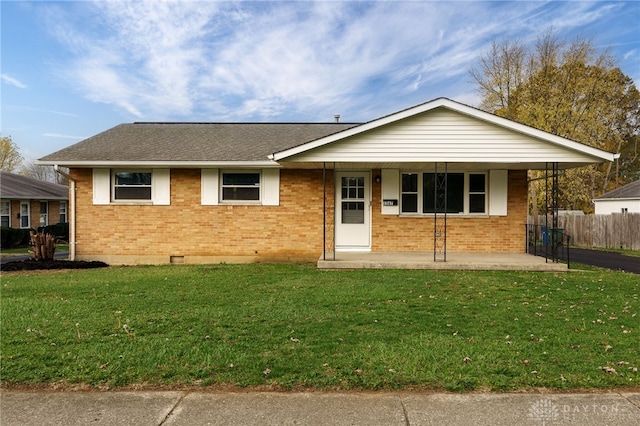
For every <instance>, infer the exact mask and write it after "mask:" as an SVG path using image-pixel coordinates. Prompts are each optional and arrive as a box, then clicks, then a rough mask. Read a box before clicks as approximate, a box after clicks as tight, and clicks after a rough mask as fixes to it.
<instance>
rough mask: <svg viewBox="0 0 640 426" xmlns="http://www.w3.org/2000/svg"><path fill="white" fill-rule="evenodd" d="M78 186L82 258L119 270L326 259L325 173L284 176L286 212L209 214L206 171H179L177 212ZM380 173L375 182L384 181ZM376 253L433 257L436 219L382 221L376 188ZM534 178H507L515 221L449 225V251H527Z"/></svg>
mask: <svg viewBox="0 0 640 426" xmlns="http://www.w3.org/2000/svg"><path fill="white" fill-rule="evenodd" d="M70 174H71V176H72V177H73V178H74V179H75V180H76V181H77V191H76V218H77V219H76V235H77V237H76V257H77V259H91V260H103V261H105V262H107V263H111V264H134V263H170V262H174V263H207V262H211V263H213V262H255V261H282V262H294V261H313V262H315V261H316V260H318V258H319V256H320V255H321V252H322V242H323V217H324V215H323V183H322V170H289V169H282V170H281V171H280V205H279V206H238V205H236V206H229V205H218V206H203V205H201V199H200V196H201V195H200V194H201V192H200V186H201V184H200V182H201V178H200V170H199V169H172V170H171V205H168V206H151V205H93V201H92V200H93V195H92V191H93V189H92V180H93V179H92V170H91V169H71V171H70ZM379 174H380V173H379V170H378V171H375V170H374V171H373V173H372V176H376V175H379ZM326 183H327V203H326V208H327V216H326V234H325V235H326V248H327V251H331V250H332V247H333V225H332V224H333V210H334V209H333V207H334V189H333V188H334V182H333V173H332V171H330V170H329V171H327V182H326ZM372 185H373V186H372V201H373V202H372V206H373V207H372V218H371V221H372V250H373V251H430V250H431V251H432V250H433V221H432V218H427V217H424V218H405V217H398V216H386V215H385V216H383V215H381V213H380V194H381V188H380V184H379V183H375V182H372ZM526 206H527V183H526V172H524V171H522V172H520V171H512V172H509V200H508V213H509V216H507V217H484V218H457V219H453V218H451V217H450V218H449V219H448V222H447V224H448V231H447V248H448V250H450V251H475V252H523V251H524V235H525V233H524V225H523V224H524V223H526Z"/></svg>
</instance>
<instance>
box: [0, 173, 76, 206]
mask: <svg viewBox="0 0 640 426" xmlns="http://www.w3.org/2000/svg"><path fill="white" fill-rule="evenodd" d="M0 198H3V199H10V200H67V199H69V188H68V187H67V186H66V185H59V184H57V183H50V182H43V181H41V180H37V179H33V178H30V177H27V176H21V175H16V174H13V173H8V172H0Z"/></svg>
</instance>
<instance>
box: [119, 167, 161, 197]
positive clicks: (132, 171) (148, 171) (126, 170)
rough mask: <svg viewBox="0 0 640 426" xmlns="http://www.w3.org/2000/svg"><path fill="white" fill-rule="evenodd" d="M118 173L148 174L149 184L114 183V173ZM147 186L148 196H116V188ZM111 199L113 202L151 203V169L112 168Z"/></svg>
mask: <svg viewBox="0 0 640 426" xmlns="http://www.w3.org/2000/svg"><path fill="white" fill-rule="evenodd" d="M118 173H147V174H149V175H150V178H151V183H150V184H149V185H116V175H117V174H118ZM120 187H130V188H149V198H126V199H117V198H116V188H120ZM111 201H112V202H113V203H123V204H127V203H136V204H138V203H152V202H153V170H151V169H113V170H112V171H111Z"/></svg>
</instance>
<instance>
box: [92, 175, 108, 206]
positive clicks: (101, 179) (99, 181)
mask: <svg viewBox="0 0 640 426" xmlns="http://www.w3.org/2000/svg"><path fill="white" fill-rule="evenodd" d="M110 203H111V170H110V169H93V204H96V205H97V204H110Z"/></svg>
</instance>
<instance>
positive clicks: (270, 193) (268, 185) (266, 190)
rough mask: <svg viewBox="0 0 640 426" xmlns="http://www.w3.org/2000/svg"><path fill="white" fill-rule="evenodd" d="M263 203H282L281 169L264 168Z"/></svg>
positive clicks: (264, 204)
mask: <svg viewBox="0 0 640 426" xmlns="http://www.w3.org/2000/svg"><path fill="white" fill-rule="evenodd" d="M262 205H263V206H279V205H280V169H263V170H262Z"/></svg>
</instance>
